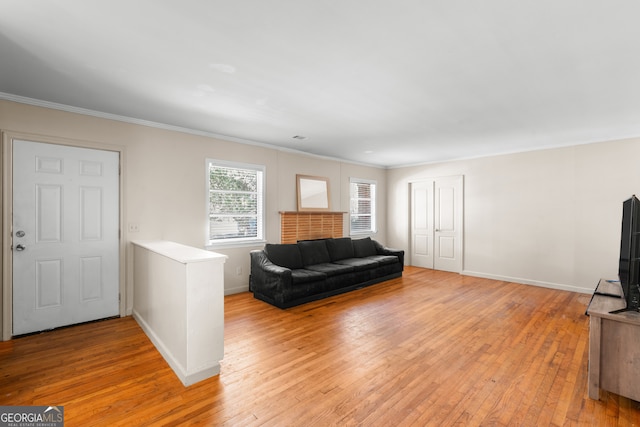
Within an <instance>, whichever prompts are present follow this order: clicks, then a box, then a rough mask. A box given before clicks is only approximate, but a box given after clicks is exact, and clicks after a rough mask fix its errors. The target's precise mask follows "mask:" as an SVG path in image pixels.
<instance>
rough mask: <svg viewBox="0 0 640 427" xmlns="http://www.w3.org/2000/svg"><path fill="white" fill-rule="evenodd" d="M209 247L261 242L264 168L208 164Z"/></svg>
mask: <svg viewBox="0 0 640 427" xmlns="http://www.w3.org/2000/svg"><path fill="white" fill-rule="evenodd" d="M207 170H208V174H207V178H208V179H207V188H208V194H207V197H208V207H209V208H208V214H209V221H208V227H207V228H208V235H207V236H208V242H209V244H210V245H217V244H229V243H236V244H237V243H243V242H247V243H250V242H251V243H255V242H256V241H262V240H264V231H263V230H264V226H263V225H264V170H265V168H264V166H258V165H249V164H241V163H230V162H223V161H219V160H207Z"/></svg>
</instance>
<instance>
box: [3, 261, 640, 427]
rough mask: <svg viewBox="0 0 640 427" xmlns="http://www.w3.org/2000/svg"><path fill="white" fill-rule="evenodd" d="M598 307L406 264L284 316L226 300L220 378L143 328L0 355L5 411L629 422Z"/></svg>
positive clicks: (584, 299)
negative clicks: (600, 384)
mask: <svg viewBox="0 0 640 427" xmlns="http://www.w3.org/2000/svg"><path fill="white" fill-rule="evenodd" d="M589 298H590V296H589V295H584V294H576V293H571V292H565V291H558V290H553V289H545V288H540V287H534V286H525V285H518V284H513V283H508V282H503V281H497V280H490V279H483V278H476V277H470V276H461V275H458V274H453V273H446V272H440V271H434V270H426V269H420V268H413V267H407V268H406V271H405V273H404V275H403V277H402V278H398V279H394V280H390V281H387V282H384V283H380V284H377V285H374V286H371V287H368V288H364V289H360V290H356V291H353V292H349V293H347V294H344V295H338V296H335V297H332V298H328V299H325V300H321V301H315V302H312V303H309V304H305V305H302V306H298V307H293V308H291V309H288V310H280V309H278V308H275V307H272V306H270V305H268V304H266V303H264V302H261V301H258V300H255V299H254V298H253V297H252V295H251V294H249V293H243V294H236V295H230V296H227V297H225V358H224V360H223V361H222V363H221V365H222V367H221V373H220V375H218V376H216V377H214V378H210V379H207V380H205V381H202V382H199V383H197V384H194V385H192V386H190V387H184V386H183V385H182V383H181V382H180V381H179V380H178V379H177V377H176V376H175V375H174V373H173V371H171V369H170V368H169V366H168V365H167V363H166V362H165V361H164V359H163V358H162V356H161V355H160V354H159V353H158V352H157V350H156V349H155V347H154V346H153V344H152V343H151V342H150V340H149V339H148V338H147V337H146V335H145V334H144V333H143V332H142V330H141V329H140V327H139V326H138V325H137V324H136V322H135V320H133V319H132V318H122V319H111V320H106V321H102V322H96V323H91V324H85V325H78V326H74V327H70V328H63V329H59V330H55V331H50V332H46V333H42V334H36V335H31V336H26V337H22V338H17V339H14V340H12V341H8V342H2V343H0V405H63V406H64V407H65V421H66V425H67V426H105V425H109V426H112V425H116V426H118V425H122V426H156V425H158V426H160V425H171V426H175V425H196V426H197V425H200V426H224V425H228V426H282V425H287V426H332V425H336V426H350V425H358V426H388V425H394V426H430V425H434V426H454V425H456V426H484V425H492V426H513V425H518V426H545V425H554V426H560V425H562V426H589V425H594V426H609V425H610V426H632V425H640V404H639V403H638V402H635V401H632V400H629V399H626V398H623V397H620V396H617V395H614V394H612V393H608V392H606V391H601V392H600V397H601V399H600V400H598V401H595V400H591V399H589V397H588V394H587V371H588V317H587V316H585V314H584V312H585V309H586V305H587V304H588V302H589Z"/></svg>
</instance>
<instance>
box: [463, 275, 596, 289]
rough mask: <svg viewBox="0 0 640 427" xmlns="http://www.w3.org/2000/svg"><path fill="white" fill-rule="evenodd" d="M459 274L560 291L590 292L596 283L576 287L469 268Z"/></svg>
mask: <svg viewBox="0 0 640 427" xmlns="http://www.w3.org/2000/svg"><path fill="white" fill-rule="evenodd" d="M460 274H463V275H465V276H473V277H482V278H483V279H492V280H502V281H504V282H512V283H520V284H522V285H533V286H540V287H543V288H550V289H558V290H561V291H570V292H578V293H581V294H592V293H593V291H594V289H595V286H596V285H597V284H598V281H597V280H596V281H595V282H594V286H593V287H591V288H583V287H578V286H573V285H565V284H561V283H550V282H541V281H538V280H530V279H522V278H520V277H509V276H500V275H496V274H486V273H480V272H477V271H469V270H464V271H463V272H462V273H460Z"/></svg>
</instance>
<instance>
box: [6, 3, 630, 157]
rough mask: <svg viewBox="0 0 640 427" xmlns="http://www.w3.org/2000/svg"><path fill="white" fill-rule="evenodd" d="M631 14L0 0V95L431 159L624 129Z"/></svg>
mask: <svg viewBox="0 0 640 427" xmlns="http://www.w3.org/2000/svg"><path fill="white" fill-rule="evenodd" d="M639 16H640V2H638V1H636V0H614V1H605V0H560V1H558V0H537V1H528V2H521V1H513V0H484V1H474V0H341V1H340V0H322V1H319V0H315V1H313V0H236V1H222V0H181V1H179V2H178V1H168V0H163V1H159V0H135V1H131V0H109V1H104V0H82V1H80V0H46V1H45V0H41V1H35V0H34V1H25V0H0V93H1V95H2V98H3V99H14V100H19V101H22V102H34V100H38V101H45V102H46V103H52V105H55V106H56V107H57V108H63V109H65V108H69V107H73V108H74V109H75V110H74V111H85V110H86V111H87V112H92V113H95V112H100V113H107V114H108V115H116V116H120V118H123V119H125V120H134V121H142V122H153V123H157V124H161V125H165V126H169V127H172V128H182V129H185V130H189V131H194V132H197V133H203V134H209V135H214V136H217V137H221V138H226V139H231V140H234V141H240V142H248V143H257V144H264V145H268V146H275V147H283V148H285V149H289V150H299V151H303V152H307V153H312V154H316V155H321V156H327V157H331V158H338V159H344V160H347V161H353V162H358V163H363V164H369V165H376V166H381V167H396V166H402V165H410V164H419V163H430V162H440V161H446V160H452V159H462V158H473V157H481V156H488V155H495V154H502V153H512V152H520V151H529V150H535V149H541V148H550V147H558V146H569V145H577V144H584V143H590V142H597V141H605V140H611V139H619V138H627V137H635V136H640V23H639V21H638V17H639ZM294 136H303V137H306V139H297V138H293V137H294Z"/></svg>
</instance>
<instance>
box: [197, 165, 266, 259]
mask: <svg viewBox="0 0 640 427" xmlns="http://www.w3.org/2000/svg"><path fill="white" fill-rule="evenodd" d="M211 166H220V167H227V168H236V169H245V170H254V171H256V172H259V173H260V174H261V177H259V181H261V182H259V188H258V205H257V211H258V212H257V224H256V227H257V230H258V232H257V236H256V237H232V238H226V239H211V238H210V236H211V229H210V225H211V224H210V221H211V216H210V215H211V212H209V206H210V195H211V181H210V177H209V174H210V168H211ZM266 177H267V171H266V167H265V166H264V165H255V164H251V163H240V162H231V161H226V160H218V159H206V167H205V182H206V185H205V187H206V198H205V212H206V223H207V224H206V235H205V242H206V247H207V248H216V247H229V246H234V247H239V246H255V245H258V244H263V243H265V242H266V240H265V226H266V216H265V204H266V197H265V196H266Z"/></svg>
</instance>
